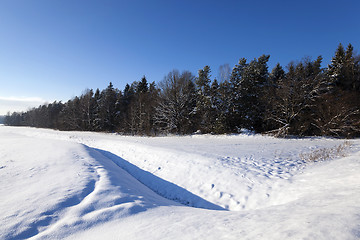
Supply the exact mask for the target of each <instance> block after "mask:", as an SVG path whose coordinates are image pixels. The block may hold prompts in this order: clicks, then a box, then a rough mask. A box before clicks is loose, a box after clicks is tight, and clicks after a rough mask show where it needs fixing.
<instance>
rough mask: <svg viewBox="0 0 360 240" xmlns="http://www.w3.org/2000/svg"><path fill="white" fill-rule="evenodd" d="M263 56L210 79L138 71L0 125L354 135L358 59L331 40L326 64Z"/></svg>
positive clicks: (359, 124) (359, 107)
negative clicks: (123, 81) (156, 76)
mask: <svg viewBox="0 0 360 240" xmlns="http://www.w3.org/2000/svg"><path fill="white" fill-rule="evenodd" d="M269 58H270V56H269V55H262V56H260V57H258V58H255V59H253V60H251V61H248V60H247V59H245V58H241V59H240V60H239V62H238V64H236V65H235V66H234V67H233V69H232V70H230V68H229V67H228V65H223V66H221V67H220V70H219V72H220V74H219V79H216V78H214V79H212V77H211V68H210V67H209V66H205V67H204V68H203V69H200V70H199V71H198V74H197V76H194V75H193V74H192V73H191V72H189V71H183V72H179V71H178V70H173V71H171V72H169V73H168V74H167V75H166V77H164V79H163V80H162V81H160V82H158V83H157V84H155V82H151V83H149V82H148V81H147V79H146V77H145V76H144V77H143V78H142V79H141V80H140V81H135V82H133V83H131V84H127V85H126V86H125V88H124V90H122V91H121V90H119V89H117V88H115V87H114V86H113V84H112V83H111V82H110V83H109V85H108V87H107V88H106V89H103V90H99V89H96V90H95V91H94V90H93V89H87V90H85V91H84V92H83V93H82V94H81V96H77V97H75V98H73V99H71V100H69V101H67V102H64V103H63V102H61V101H60V102H58V101H55V102H53V103H49V104H45V105H41V106H39V107H37V108H33V109H30V110H28V111H26V112H14V113H11V114H10V113H9V114H8V115H7V116H6V117H5V124H6V125H10V126H31V127H38V128H52V129H58V130H67V131H69V130H70V131H72V130H76V131H101V132H117V133H120V134H129V135H149V136H155V135H159V134H180V135H184V134H192V133H195V132H196V133H211V134H224V133H239V132H242V131H244V130H245V129H246V130H250V131H254V132H256V133H263V134H271V135H273V136H277V137H287V136H333V137H345V138H352V137H359V136H360V97H359V96H360V56H359V55H357V54H355V51H354V48H353V46H352V45H351V44H349V45H348V46H347V47H346V48H345V47H344V46H343V45H342V44H339V46H338V48H337V49H336V51H335V55H334V56H333V57H332V59H331V63H330V64H329V65H328V66H327V67H325V68H322V67H321V64H322V57H321V56H319V57H317V59H316V60H312V59H310V58H305V59H303V60H301V61H298V62H291V63H289V64H288V65H287V66H286V67H285V68H284V67H283V66H281V65H280V64H277V65H276V66H275V67H274V68H273V69H272V70H271V71H269V69H268V61H269Z"/></svg>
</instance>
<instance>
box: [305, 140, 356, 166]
mask: <svg viewBox="0 0 360 240" xmlns="http://www.w3.org/2000/svg"><path fill="white" fill-rule="evenodd" d="M350 146H351V143H350V142H349V141H345V142H344V143H342V144H340V145H337V146H334V147H332V148H320V149H316V150H314V151H312V152H310V153H300V155H299V156H300V158H301V160H303V161H306V162H317V161H326V160H331V159H335V158H339V157H345V156H346V154H347V150H348V148H349V147H350Z"/></svg>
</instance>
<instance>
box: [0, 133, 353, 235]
mask: <svg viewBox="0 0 360 240" xmlns="http://www.w3.org/2000/svg"><path fill="white" fill-rule="evenodd" d="M343 142H344V140H335V139H325V138H309V139H276V138H272V137H264V136H260V135H250V136H248V135H233V136H209V135H205V136H200V135H195V136H186V137H176V136H172V137H157V138H148V137H125V136H119V135H115V134H102V133H81V132H59V131H52V130H44V129H31V128H11V127H4V126H0V185H1V188H0V211H1V214H0V222H1V224H0V239H26V238H31V239H64V238H69V239H359V238H360V200H359V199H360V140H350V142H351V143H352V145H351V147H350V149H348V156H347V157H339V158H336V159H333V160H329V161H324V162H316V163H309V162H305V161H303V160H301V158H300V154H301V153H308V152H312V151H314V150H315V149H319V148H333V147H334V146H337V145H339V144H342V143H343Z"/></svg>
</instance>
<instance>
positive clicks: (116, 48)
mask: <svg viewBox="0 0 360 240" xmlns="http://www.w3.org/2000/svg"><path fill="white" fill-rule="evenodd" d="M359 14H360V1H358V0H342V1H332V0H330V1H326V0H324V1H323V0H320V1H316V0H312V1H308V0H305V1H265V0H264V1H259V0H258V1H256V0H255V1H250V0H248V1H235V0H234V1H230V0H222V1H197V0H177V1H175V0H164V1H157V0H153V1H149V0H142V1H140V0H133V1H131V0H129V1H121V0H114V1H111V0H97V1H94V0H2V1H0V104H2V106H0V114H4V112H2V111H5V110H4V109H8V110H12V109H11V106H12V105H11V103H12V102H14V101H15V100H22V101H29V102H34V101H35V100H36V101H43V100H47V101H54V100H62V101H67V100H68V99H70V98H72V97H74V96H77V95H80V94H81V93H82V91H83V90H84V89H86V88H93V89H96V88H100V89H103V88H105V87H106V86H107V85H108V83H109V82H110V81H111V82H113V84H114V85H115V87H117V88H119V89H123V88H124V86H125V84H126V83H131V82H133V81H138V80H140V79H141V77H142V76H143V75H145V76H146V77H147V79H148V81H149V82H152V81H155V82H158V81H161V80H162V79H163V77H164V76H165V75H166V74H167V73H168V72H169V71H171V70H173V69H179V70H180V71H182V70H190V71H192V72H193V73H194V74H196V73H197V70H198V69H200V68H203V67H204V66H205V65H209V66H210V67H211V68H212V71H213V74H212V75H213V77H217V70H218V68H219V66H220V65H222V64H226V63H228V64H229V65H230V67H231V68H232V67H233V66H234V65H235V64H236V63H237V61H238V60H239V58H241V57H245V58H247V59H249V60H252V59H254V58H255V57H258V56H260V55H262V54H270V55H271V58H270V62H269V67H270V69H271V68H272V67H273V66H274V65H275V64H276V63H277V62H280V64H281V65H283V66H286V65H287V64H288V63H289V62H290V61H291V60H301V58H303V57H305V56H311V57H313V58H316V57H317V56H318V55H322V56H323V57H324V66H325V65H326V64H328V63H329V61H330V59H331V57H332V56H333V55H334V51H335V49H336V47H337V45H338V44H339V43H340V42H341V43H343V44H344V45H347V44H348V43H352V44H353V45H354V47H355V50H360V45H359V44H360V42H359V40H360V17H359ZM10 97H11V98H10ZM32 104H34V103H32ZM13 109H15V108H13Z"/></svg>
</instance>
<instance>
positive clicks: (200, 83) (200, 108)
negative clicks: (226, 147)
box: [196, 66, 212, 133]
mask: <svg viewBox="0 0 360 240" xmlns="http://www.w3.org/2000/svg"><path fill="white" fill-rule="evenodd" d="M210 73H211V70H210V67H209V66H205V67H204V68H203V69H200V70H199V72H198V74H199V76H198V78H197V79H196V87H197V94H198V96H197V100H198V101H197V104H196V105H197V107H196V108H197V110H196V111H197V118H198V125H199V128H200V130H201V132H203V133H208V132H210V131H211V114H212V111H211V100H210V82H211V80H210Z"/></svg>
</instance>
